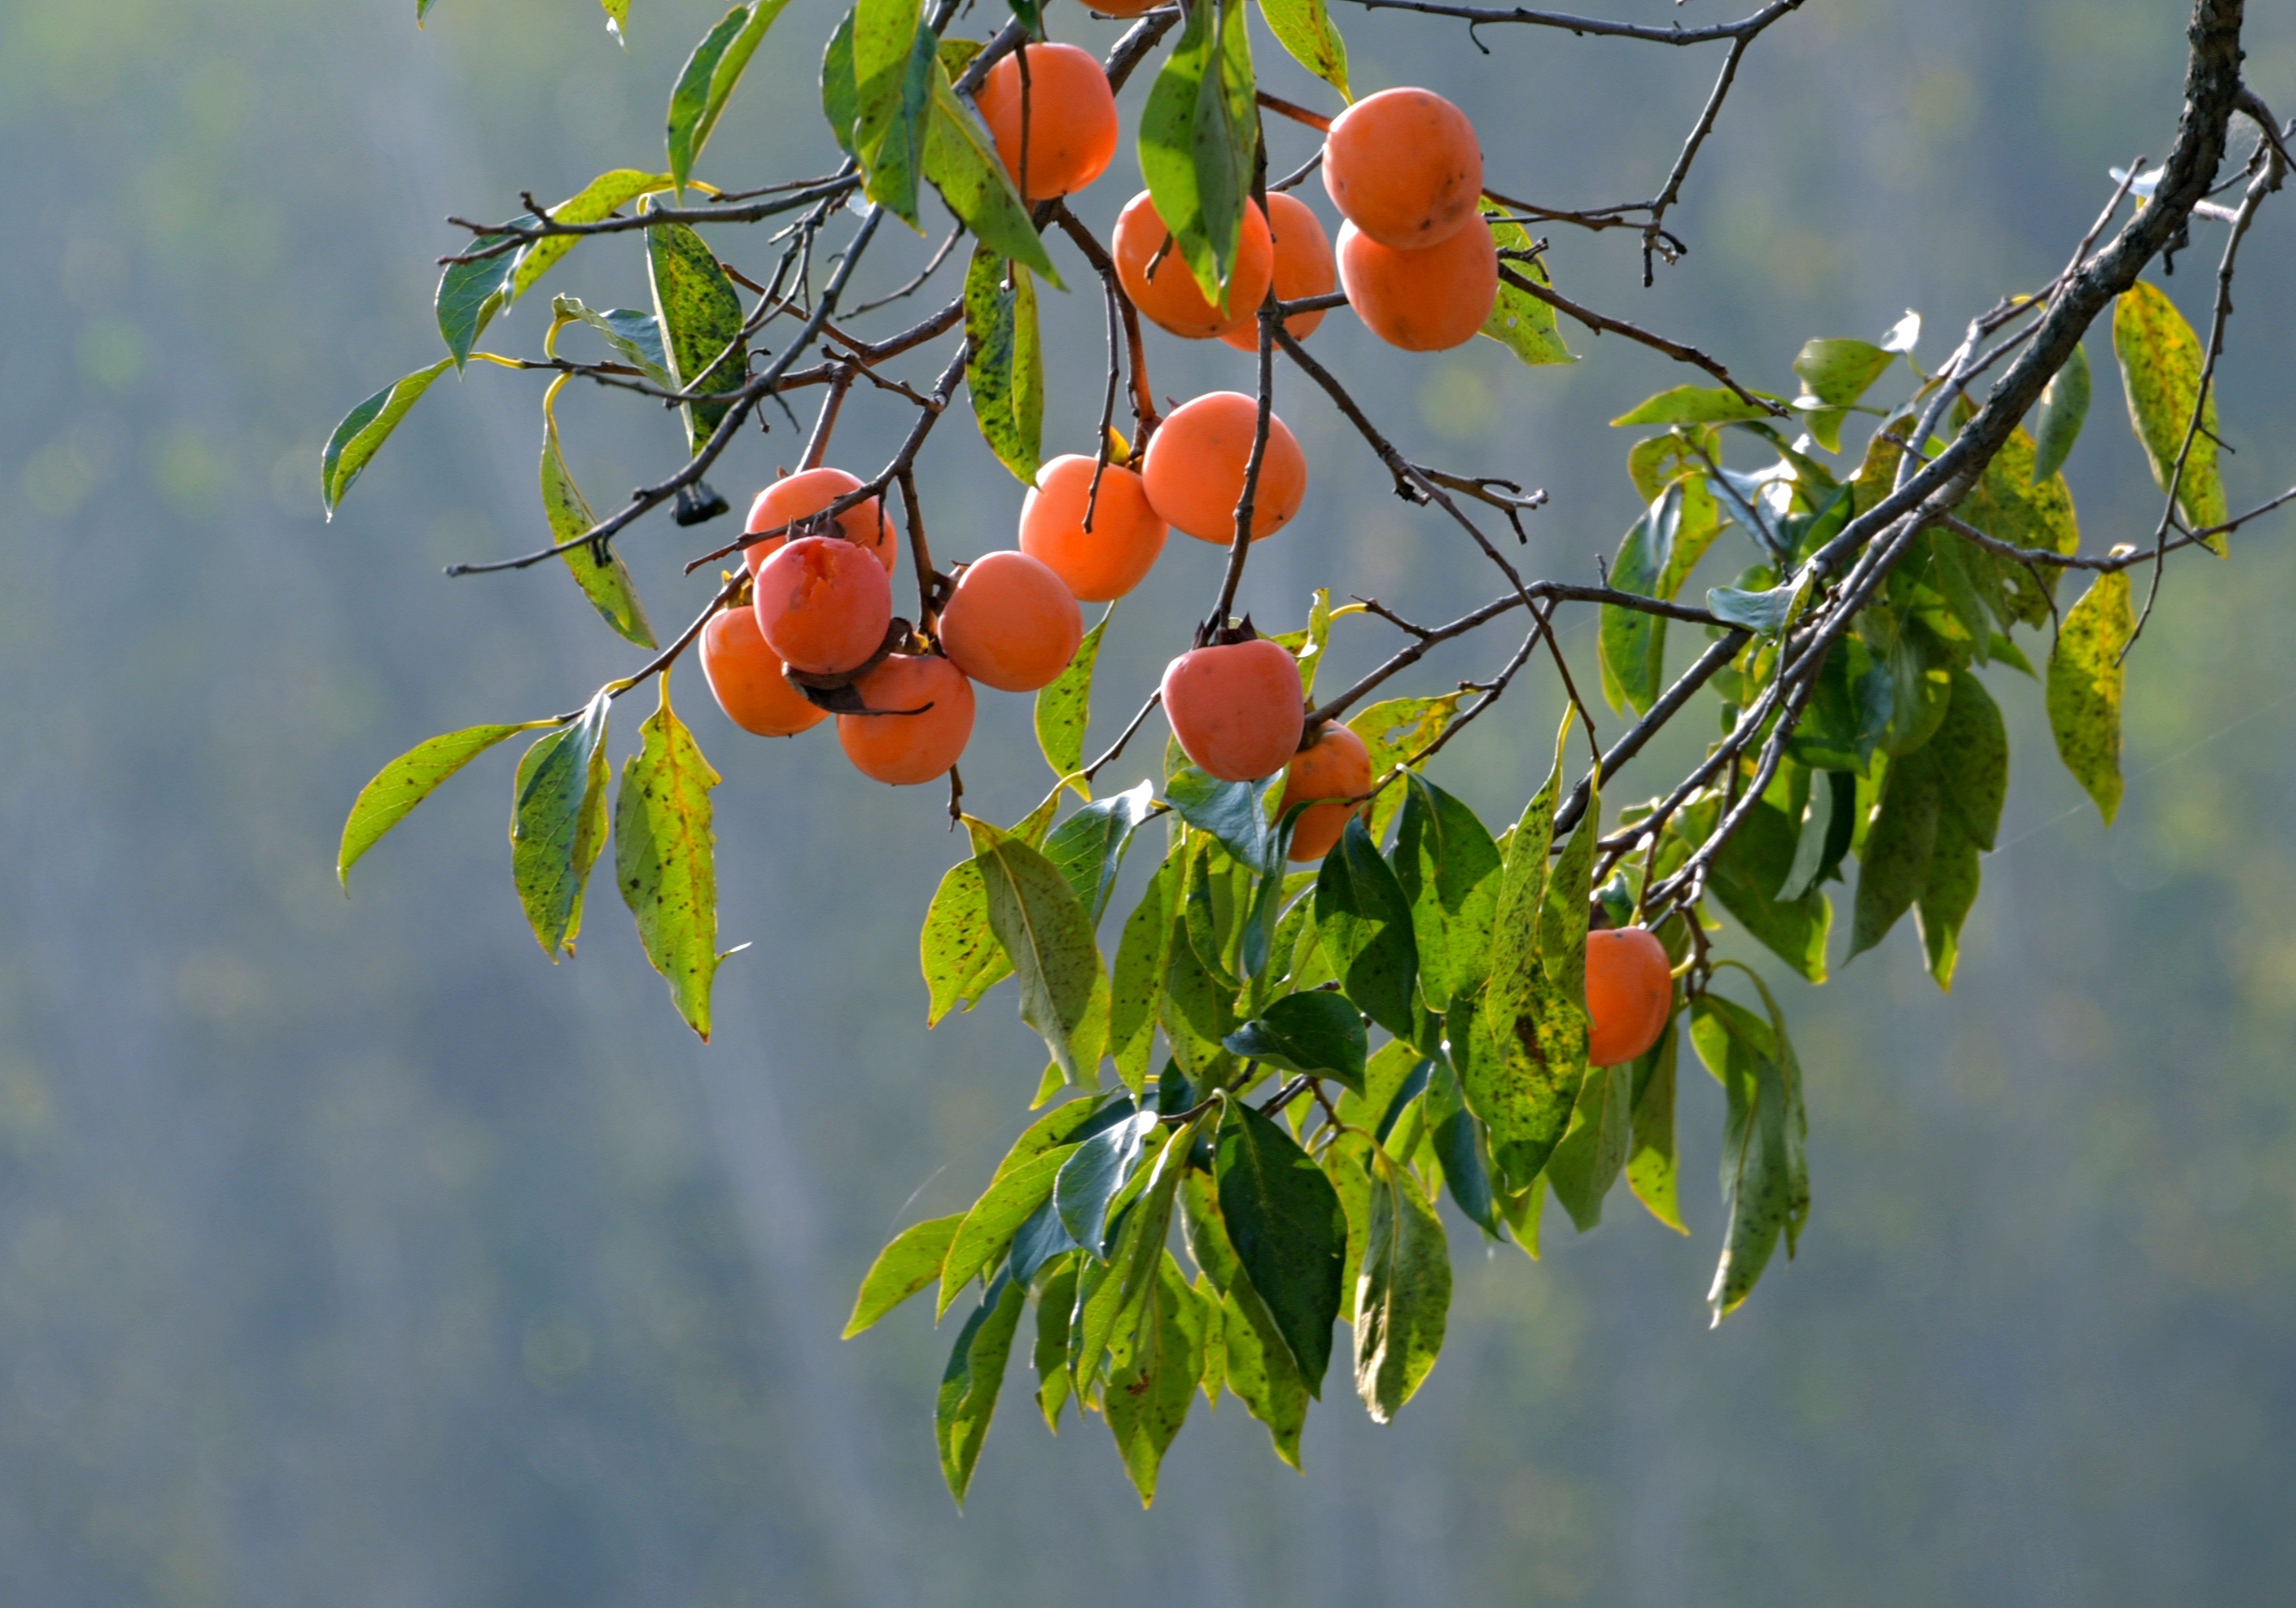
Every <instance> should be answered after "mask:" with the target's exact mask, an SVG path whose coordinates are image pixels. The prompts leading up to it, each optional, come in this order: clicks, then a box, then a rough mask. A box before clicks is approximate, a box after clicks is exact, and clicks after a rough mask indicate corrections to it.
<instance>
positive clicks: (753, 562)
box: [742, 469, 900, 575]
mask: <svg viewBox="0 0 2296 1608" xmlns="http://www.w3.org/2000/svg"><path fill="white" fill-rule="evenodd" d="M860 489H861V482H860V481H859V480H856V479H854V478H853V477H852V476H851V475H849V474H848V473H846V472H844V471H843V470H842V469H802V470H799V472H797V473H795V474H791V475H783V477H782V478H781V479H780V480H775V482H774V483H773V484H772V485H770V486H768V487H767V488H765V489H764V490H763V491H760V492H759V493H758V496H757V500H756V501H755V502H753V503H751V504H750V519H749V522H748V523H747V524H746V525H744V526H743V527H742V529H743V530H744V531H746V532H749V533H750V534H753V535H754V534H755V533H756V532H758V531H760V530H778V529H781V528H782V527H783V525H793V524H795V523H797V521H799V520H801V519H804V518H805V517H807V516H808V514H815V513H820V512H821V511H822V510H823V509H824V508H826V507H828V506H829V505H830V504H832V503H833V502H835V501H836V500H837V499H838V498H839V497H841V496H844V495H845V494H846V493H847V492H849V491H858V490H860ZM837 528H838V529H840V530H842V531H843V532H844V533H845V535H846V537H847V538H848V539H849V540H852V541H857V542H858V543H860V544H861V545H862V546H865V547H866V548H868V549H869V551H870V552H872V553H873V554H876V555H877V562H879V563H881V564H882V565H884V566H885V573H886V574H888V575H890V574H891V573H892V572H893V565H894V564H895V562H898V558H899V556H900V554H899V551H898V548H899V544H898V543H897V542H895V541H894V540H893V523H892V521H890V520H889V519H887V518H886V517H885V511H884V509H883V507H882V506H881V505H879V503H878V501H877V499H876V498H875V497H867V498H865V499H863V500H862V501H860V502H858V503H856V504H854V505H853V506H852V507H850V508H848V509H846V510H845V512H843V513H840V514H839V515H838V516H837ZM811 534H819V533H817V532H816V533H811ZM788 540H789V537H786V536H773V537H767V538H766V539H765V540H764V541H761V542H753V543H751V544H750V546H746V547H744V548H742V557H743V558H744V559H746V560H747V561H748V562H749V565H750V574H752V575H755V574H756V573H757V572H758V566H759V565H760V564H762V563H764V562H766V560H767V559H768V558H771V557H772V556H773V554H774V552H775V549H776V548H778V547H780V546H782V544H783V543H784V542H786V541H788Z"/></svg>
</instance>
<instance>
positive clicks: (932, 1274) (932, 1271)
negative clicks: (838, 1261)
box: [839, 1211, 964, 1340]
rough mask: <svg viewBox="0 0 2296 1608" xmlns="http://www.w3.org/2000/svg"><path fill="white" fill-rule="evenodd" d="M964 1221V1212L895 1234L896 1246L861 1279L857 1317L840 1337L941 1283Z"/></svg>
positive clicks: (846, 1337)
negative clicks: (942, 1269)
mask: <svg viewBox="0 0 2296 1608" xmlns="http://www.w3.org/2000/svg"><path fill="white" fill-rule="evenodd" d="M962 1222H964V1213H963V1212H961V1211H959V1212H954V1213H952V1214H950V1215H949V1216H947V1217H945V1218H927V1219H926V1220H925V1221H923V1222H922V1223H912V1224H910V1225H909V1226H908V1227H906V1228H904V1229H902V1230H901V1231H900V1233H898V1234H897V1235H894V1236H893V1239H892V1243H890V1244H889V1245H887V1246H886V1247H885V1248H884V1249H883V1250H882V1251H879V1252H878V1253H877V1259H876V1260H875V1261H873V1262H872V1263H870V1264H869V1271H868V1273H867V1274H866V1275H865V1276H864V1277H863V1278H862V1280H861V1292H860V1293H859V1294H858V1295H857V1296H856V1297H854V1300H853V1316H852V1317H849V1318H848V1319H846V1322H845V1333H843V1334H842V1335H840V1337H839V1338H840V1339H843V1340H850V1339H852V1338H853V1337H854V1336H855V1335H856V1334H858V1333H861V1332H862V1331H863V1330H864V1329H867V1328H870V1327H872V1326H873V1325H875V1324H876V1322H877V1320H878V1319H880V1318H881V1317H884V1316H885V1314H887V1313H888V1312H890V1311H891V1310H892V1309H894V1308H896V1307H898V1306H899V1305H900V1304H901V1303H902V1302H903V1301H905V1300H908V1299H909V1297H911V1296H912V1295H914V1294H915V1293H916V1292H918V1291H920V1290H922V1289H923V1288H924V1287H925V1286H926V1285H927V1284H932V1283H934V1282H935V1281H937V1280H938V1279H939V1277H940V1265H941V1262H942V1261H943V1259H946V1258H947V1255H948V1247H949V1242H950V1241H952V1240H954V1239H955V1238H956V1229H957V1225H958V1224H960V1223H962Z"/></svg>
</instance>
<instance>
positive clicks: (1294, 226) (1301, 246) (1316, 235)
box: [1220, 191, 1339, 352]
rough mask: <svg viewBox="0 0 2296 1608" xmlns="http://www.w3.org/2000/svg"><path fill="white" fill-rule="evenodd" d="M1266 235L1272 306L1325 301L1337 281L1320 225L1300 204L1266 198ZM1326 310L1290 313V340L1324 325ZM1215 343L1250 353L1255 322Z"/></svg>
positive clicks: (1255, 342) (1255, 343)
mask: <svg viewBox="0 0 2296 1608" xmlns="http://www.w3.org/2000/svg"><path fill="white" fill-rule="evenodd" d="M1267 229H1268V233H1269V234H1271V235H1273V236H1274V237H1275V275H1274V283H1275V299H1276V300H1278V301H1305V300H1307V299H1308V298H1309V297H1311V296H1328V295H1330V294H1331V293H1332V291H1333V290H1334V289H1335V288H1337V286H1338V284H1339V279H1338V276H1337V273H1336V271H1335V270H1334V269H1333V266H1332V239H1331V236H1330V235H1328V234H1324V220H1323V219H1322V218H1320V217H1316V214H1315V210H1314V209H1312V208H1310V207H1309V206H1308V203H1307V202H1306V201H1301V200H1300V198H1299V197H1298V196H1296V195H1292V194H1289V193H1285V192H1283V191H1278V192H1277V193H1275V194H1274V195H1271V196H1269V197H1268V198H1267ZM1327 310H1328V309H1326V308H1316V309H1314V310H1313V311H1312V312H1306V313H1294V314H1292V316H1290V317H1289V318H1286V319H1285V320H1284V321H1283V327H1284V329H1285V330H1286V331H1287V332H1289V333H1290V334H1291V336H1292V340H1306V339H1307V338H1308V336H1309V335H1311V334H1313V333H1314V332H1315V330H1316V325H1317V324H1321V323H1323V322H1324V313H1325V312H1326V311H1327ZM1220 339H1221V340H1225V341H1226V342H1227V343H1228V345H1230V346H1232V347H1234V348H1235V349H1237V350H1238V351H1244V352H1256V351H1258V350H1259V320H1257V319H1252V318H1247V319H1245V320H1244V321H1243V322H1242V324H1238V325H1236V326H1235V328H1234V329H1232V330H1230V331H1228V332H1226V334H1224V335H1222V336H1221V337H1220Z"/></svg>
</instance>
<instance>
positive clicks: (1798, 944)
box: [1683, 783, 1854, 982]
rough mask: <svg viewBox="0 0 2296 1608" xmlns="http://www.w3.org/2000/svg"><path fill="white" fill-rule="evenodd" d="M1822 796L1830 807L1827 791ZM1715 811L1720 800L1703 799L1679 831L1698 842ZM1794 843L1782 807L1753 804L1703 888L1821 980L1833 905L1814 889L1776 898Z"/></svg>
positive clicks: (1782, 955)
mask: <svg viewBox="0 0 2296 1608" xmlns="http://www.w3.org/2000/svg"><path fill="white" fill-rule="evenodd" d="M1853 787H1854V783H1853ZM1827 796H1828V799H1829V808H1830V807H1831V804H1830V800H1831V798H1832V794H1831V792H1830V790H1829V792H1828V794H1827ZM1720 815H1721V804H1720V800H1707V801H1706V802H1705V803H1704V804H1703V805H1702V806H1701V807H1700V808H1697V809H1693V810H1689V811H1685V813H1684V816H1683V827H1684V830H1685V833H1686V834H1687V835H1689V836H1690V837H1691V838H1692V839H1693V841H1696V842H1703V841H1705V839H1706V836H1707V834H1708V833H1710V832H1711V831H1712V830H1713V826H1714V823H1715V822H1716V821H1717V820H1718V819H1719V817H1720ZM1847 846H1848V845H1847V844H1846V843H1845V844H1844V847H1845V848H1846V847H1847ZM1799 848H1800V829H1799V828H1798V827H1797V826H1796V825H1794V823H1793V822H1792V821H1790V820H1788V819H1787V818H1786V815H1785V812H1784V810H1781V809H1778V808H1775V807H1774V806H1772V805H1769V804H1758V805H1756V806H1755V807H1754V808H1753V809H1751V811H1749V812H1748V814H1747V816H1746V818H1745V820H1744V821H1743V822H1741V823H1740V824H1739V826H1738V830H1737V831H1736V832H1735V833H1732V834H1731V838H1730V841H1728V842H1727V843H1726V844H1724V845H1723V846H1722V849H1721V851H1720V852H1719V853H1718V854H1717V855H1716V856H1715V857H1714V865H1713V871H1712V874H1710V876H1709V877H1708V879H1707V887H1708V888H1709V889H1710V890H1711V891H1712V892H1713V894H1714V895H1715V897H1716V898H1719V899H1720V900H1721V901H1722V907H1723V908H1724V909H1726V910H1727V911H1729V913H1730V914H1731V915H1734V916H1736V917H1737V918H1738V920H1739V922H1740V923H1741V924H1742V925H1743V926H1744V927H1745V929H1746V932H1747V935H1748V936H1749V937H1751V938H1752V939H1754V940H1755V941H1756V942H1757V943H1759V944H1761V945H1762V946H1763V947H1764V948H1767V949H1768V950H1769V951H1770V952H1771V953H1772V954H1774V955H1775V956H1777V957H1778V958H1779V959H1780V960H1783V961H1784V962H1785V963H1786V964H1788V965H1790V966H1792V967H1793V969H1794V970H1795V971H1797V972H1800V973H1801V974H1802V976H1803V977H1805V978H1807V979H1808V980H1809V981H1811V982H1824V981H1825V940H1826V936H1827V933H1828V932H1829V931H1831V929H1832V926H1833V906H1832V905H1831V904H1830V903H1829V902H1828V901H1827V899H1826V897H1825V895H1824V894H1822V893H1818V892H1816V891H1814V890H1813V891H1811V892H1808V893H1805V894H1803V895H1802V896H1801V897H1800V898H1794V899H1786V898H1781V897H1780V895H1781V894H1782V893H1783V892H1784V888H1785V884H1786V881H1787V878H1788V877H1789V876H1791V875H1792V869H1793V865H1794V857H1795V855H1796V853H1797V852H1798V850H1799Z"/></svg>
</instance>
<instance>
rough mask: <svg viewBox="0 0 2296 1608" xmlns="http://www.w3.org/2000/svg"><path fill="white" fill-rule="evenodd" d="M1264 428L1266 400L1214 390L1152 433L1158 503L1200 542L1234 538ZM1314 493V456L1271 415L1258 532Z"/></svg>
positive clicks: (1278, 525)
mask: <svg viewBox="0 0 2296 1608" xmlns="http://www.w3.org/2000/svg"><path fill="white" fill-rule="evenodd" d="M1258 433H1259V402H1258V401H1257V400H1255V399H1254V398H1251V397H1247V396H1245V395H1243V394H1242V392H1241V391H1232V390H1216V391H1211V392H1209V393H1208V394H1206V395H1204V396H1201V397H1198V398H1195V399H1194V400H1193V401H1191V402H1184V403H1182V404H1181V405H1180V406H1178V407H1177V408H1175V409H1173V411H1172V415H1171V417H1169V418H1168V419H1166V420H1165V421H1164V423H1162V424H1161V425H1160V426H1159V427H1158V429H1157V431H1156V433H1155V435H1154V436H1153V437H1152V438H1151V439H1150V440H1149V442H1148V455H1147V458H1146V460H1145V461H1144V463H1143V464H1142V466H1141V479H1142V480H1143V481H1144V483H1145V484H1146V486H1147V488H1148V501H1149V504H1150V505H1151V506H1152V507H1153V508H1154V509H1155V510H1156V512H1157V513H1159V514H1160V515H1161V516H1162V517H1163V519H1164V520H1165V521H1167V522H1169V524H1170V525H1171V526H1172V528H1173V529H1176V530H1185V531H1186V532H1187V533H1188V534H1189V535H1190V536H1193V537H1196V538H1197V539H1198V540H1200V541H1207V542H1218V543H1219V544H1220V545H1221V546H1226V545H1227V544H1228V543H1229V542H1231V541H1233V540H1234V539H1235V505H1236V503H1237V502H1238V501H1239V500H1240V499H1241V498H1242V496H1243V480H1244V472H1245V470H1246V469H1248V468H1249V467H1250V466H1251V442H1252V438H1253V437H1254V436H1255V435H1256V434H1258ZM1307 495H1308V459H1307V455H1305V454H1304V453H1302V452H1301V451H1300V443H1299V442H1298V441H1297V440H1296V439H1293V437H1292V432H1291V431H1289V430H1287V429H1286V428H1284V424H1283V420H1281V419H1279V418H1277V417H1276V416H1275V414H1268V416H1267V451H1266V452H1265V453H1263V454H1262V455H1261V456H1260V463H1259V486H1258V487H1257V488H1255V490H1254V492H1253V495H1252V504H1251V539H1252V540H1253V541H1259V540H1261V539H1262V538H1263V537H1269V536H1273V535H1275V532H1277V531H1278V530H1281V529H1283V527H1284V526H1285V525H1287V524H1289V523H1291V522H1292V515H1293V514H1295V513H1299V512H1300V502H1301V500H1302V499H1304V498H1305V497H1306V496H1307ZM1261 774H1262V775H1266V774H1267V773H1266V772H1262V773H1261Z"/></svg>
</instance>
